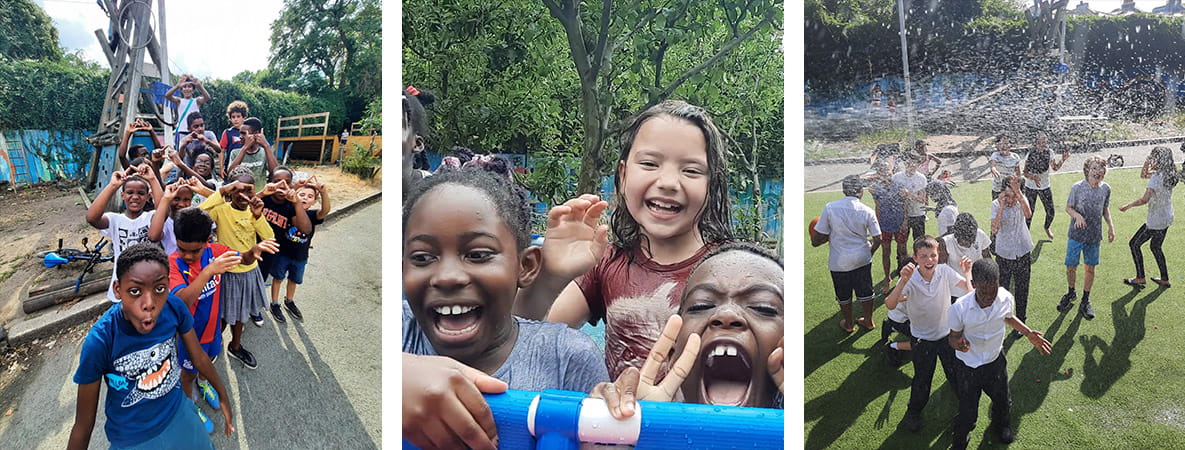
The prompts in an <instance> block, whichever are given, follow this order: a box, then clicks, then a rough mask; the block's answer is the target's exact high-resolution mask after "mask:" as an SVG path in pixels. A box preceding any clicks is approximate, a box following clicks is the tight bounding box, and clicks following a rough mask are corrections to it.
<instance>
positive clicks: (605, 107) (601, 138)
mask: <svg viewBox="0 0 1185 450" xmlns="http://www.w3.org/2000/svg"><path fill="white" fill-rule="evenodd" d="M543 4H544V5H546V6H547V9H548V11H549V12H550V13H551V15H552V17H554V18H555V19H556V20H558V21H559V22H560V24H561V25H562V26H563V30H564V35H565V37H566V38H567V42H568V50H569V55H570V58H571V62H572V63H573V64H574V65H575V67H576V72H577V74H578V76H579V80H580V109H579V111H580V120H581V128H582V130H583V132H584V139H583V147H582V158H581V163H580V177H579V181H578V187H577V189H578V191H579V192H593V191H594V190H595V187H596V185H597V182H598V180H599V179H600V177H601V176H602V175H603V174H605V173H606V172H607V169H608V165H607V164H606V162H605V158H604V157H603V156H602V150H603V148H604V147H605V143H606V141H607V140H608V139H609V137H610V135H611V134H612V131H614V130H616V129H617V128H618V127H619V124H618V123H615V122H614V121H613V119H614V117H615V105H616V103H617V100H618V95H619V94H620V93H621V91H622V90H624V89H623V87H622V86H621V84H616V83H615V82H617V81H618V78H619V77H618V76H620V75H622V74H623V73H627V72H628V73H632V74H634V75H638V74H641V73H642V72H643V70H645V71H646V72H647V74H648V75H650V76H649V80H648V82H647V83H645V84H642V85H641V86H642V87H641V94H642V96H643V98H644V101H643V102H642V105H641V107H640V108H636V110H638V111H640V110H644V109H646V108H648V107H650V106H653V105H655V104H657V103H659V102H661V101H662V100H664V99H666V98H668V97H670V96H671V94H673V93H675V91H676V90H678V89H679V88H680V87H681V86H683V84H684V83H686V82H687V81H688V80H690V79H691V78H692V77H695V76H696V75H699V74H701V73H703V72H704V71H706V70H709V69H711V68H713V67H714V66H716V65H717V64H719V63H720V61H721V60H722V59H723V58H724V57H726V56H727V55H728V54H729V53H730V52H732V51H733V50H735V49H736V48H737V47H738V46H740V45H741V43H743V42H745V41H747V40H748V39H750V38H752V37H753V36H754V35H755V34H757V33H758V32H759V31H762V30H763V29H766V30H767V27H769V26H770V25H772V24H775V23H776V22H777V20H778V19H779V18H780V17H781V16H782V10H781V5H780V4H779V3H775V2H771V1H748V2H743V3H742V2H730V1H721V2H718V3H716V2H711V3H709V2H695V1H690V0H688V1H683V2H679V3H678V4H677V5H675V6H673V7H667V6H657V5H653V4H651V3H649V2H644V1H637V2H632V3H630V4H627V5H617V4H616V3H615V2H614V1H613V0H601V1H600V2H599V5H598V4H597V2H591V1H589V2H580V1H577V0H543ZM585 5H587V6H588V10H587V11H586V10H585V8H584V6H585ZM718 24H723V25H724V26H725V27H726V28H725V29H726V32H725V33H721V34H709V35H706V36H705V35H704V34H702V32H703V31H717V30H715V29H714V28H713V25H718ZM705 41H707V42H711V43H712V44H713V45H712V46H711V47H710V48H706V47H702V46H700V47H697V50H698V55H697V56H698V57H696V58H694V60H695V61H696V63H693V64H688V65H676V64H672V63H675V62H676V61H671V60H670V59H669V58H670V57H671V56H672V53H673V52H677V51H678V49H679V48H683V47H688V46H691V47H695V46H697V45H700V44H703V43H704V42H705ZM630 55H632V56H633V58H630ZM704 55H710V56H707V57H706V58H704V57H703V56H704ZM639 56H645V57H639ZM685 56H690V54H685ZM682 62H687V60H684V61H682ZM672 66H674V67H672Z"/></svg>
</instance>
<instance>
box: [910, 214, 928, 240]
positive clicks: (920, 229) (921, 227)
mask: <svg viewBox="0 0 1185 450" xmlns="http://www.w3.org/2000/svg"><path fill="white" fill-rule="evenodd" d="M906 220H908V221H909V230H906V231H908V232H910V233H911V234H913V240H912V241H909V242H910V243H912V242H914V241H917V240H918V239H921V238H922V236H925V235H926V216H909V218H908V219H906Z"/></svg>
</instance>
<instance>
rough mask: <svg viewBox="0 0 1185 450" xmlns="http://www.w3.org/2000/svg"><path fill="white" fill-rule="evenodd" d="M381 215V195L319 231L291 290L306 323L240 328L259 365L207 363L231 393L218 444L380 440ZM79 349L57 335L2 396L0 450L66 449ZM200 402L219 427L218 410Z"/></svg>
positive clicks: (359, 444) (368, 443)
mask: <svg viewBox="0 0 1185 450" xmlns="http://www.w3.org/2000/svg"><path fill="white" fill-rule="evenodd" d="M381 212H382V201H381V200H380V201H378V202H376V203H373V204H371V205H368V206H365V207H363V208H361V209H359V210H357V211H353V212H351V213H349V214H347V215H345V216H343V217H339V218H337V219H336V220H335V221H333V222H330V223H328V224H325V225H322V226H320V227H318V229H317V236H316V237H315V238H314V240H313V249H312V253H311V255H310V261H309V264H308V267H307V270H306V278H305V284H304V285H302V286H301V287H300V288H299V289H298V290H297V292H296V296H297V299H296V300H297V303H298V304H299V305H300V306H301V309H302V311H303V312H304V316H305V320H304V321H303V322H301V321H296V320H293V319H291V318H289V320H288V322H287V323H286V324H277V323H275V322H273V321H272V319H271V316H270V314H268V315H265V317H267V320H266V322H264V324H263V327H262V328H257V327H255V326H254V325H247V329H246V331H245V332H244V335H243V343H244V344H243V345H244V346H245V347H247V348H248V349H249V350H251V351H252V352H254V353H255V357H256V359H258V361H259V368H258V369H257V370H249V369H247V368H245V367H244V366H243V365H242V364H240V363H239V362H238V361H237V360H233V359H231V358H227V357H225V354H224V356H222V357H219V358H218V361H217V362H216V363H215V364H214V366H215V368H217V369H218V372H219V374H220V375H221V376H222V380H223V382H224V383H226V385H227V389H228V391H229V393H230V396H231V405H232V407H233V408H232V411H234V413H235V416H234V421H235V428H236V429H237V431H236V432H235V434H232V435H231V436H229V437H227V436H224V435H222V434H220V433H216V434H215V438H214V443H215V445H216V446H217V448H220V449H235V448H301V449H304V448H350V449H367V448H378V447H379V446H380V445H381V443H382V395H381V394H382V389H381V387H382V383H381V380H380V377H379V374H380V373H381V369H382V354H381V351H380V349H381V344H380V341H379V336H380V330H381V329H382V322H381V316H382V309H381V287H382V273H381V267H382V264H381V261H382V259H381V251H382V250H381V245H380V242H381V237H382V236H381V229H382V214H381ZM74 334H75V335H82V336H85V333H74ZM224 338H225V339H229V338H230V334H229V331H228V332H227V334H226V335H225V336H224ZM80 346H81V338H80V337H74V338H69V337H67V338H62V339H59V341H58V342H57V343H56V345H55V346H54V347H53V348H52V349H49V350H47V351H45V352H43V354H42V355H41V356H40V358H37V359H36V360H35V361H33V362H32V363H30V364H31V367H30V368H29V370H28V371H26V372H25V375H24V379H22V380H20V381H18V382H16V383H14V384H13V386H10V387H9V388H8V389H6V390H5V391H3V392H0V396H3V397H8V398H18V399H19V400H18V401H17V403H16V405H17V406H16V407H15V411H14V413H13V414H12V416H10V417H3V416H0V448H12V449H18V448H19V449H25V448H64V447H65V446H66V443H67V441H68V440H69V435H70V429H71V427H72V426H73V424H74V409H75V403H76V398H77V385H75V384H74V383H73V381H71V380H72V377H73V375H74V370H75V369H76V368H77V365H78V351H79V347H80ZM5 369H7V368H5ZM104 391H105V389H104ZM104 395H105V394H104ZM10 396H11V397H10ZM102 402H103V400H102V399H100V405H102ZM199 402H200V401H199ZM224 402H225V400H224ZM200 404H202V405H204V406H203V410H205V411H206V413H207V414H208V415H210V416H211V417H214V420H215V424H216V429H217V430H221V429H222V416H221V414H220V413H217V412H216V411H214V410H212V409H211V408H210V407H209V406H208V405H205V403H204V402H200ZM0 414H2V412H0ZM104 423H105V415H104V413H103V412H102V406H100V410H99V414H98V417H97V424H96V425H95V430H94V433H93V434H92V435H91V447H92V448H106V447H107V439H106V437H105V436H104V434H103V424H104Z"/></svg>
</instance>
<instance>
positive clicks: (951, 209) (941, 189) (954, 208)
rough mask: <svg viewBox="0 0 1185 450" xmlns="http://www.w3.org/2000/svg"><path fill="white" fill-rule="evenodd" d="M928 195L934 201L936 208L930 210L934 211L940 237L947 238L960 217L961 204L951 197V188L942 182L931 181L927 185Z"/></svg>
mask: <svg viewBox="0 0 1185 450" xmlns="http://www.w3.org/2000/svg"><path fill="white" fill-rule="evenodd" d="M926 195H928V196H929V197H930V199H931V200H934V206H933V207H932V208H930V209H931V210H933V211H934V218H935V219H936V221H937V222H938V235H939V236H945V235H946V233H947V232H949V231H950V227H951V226H953V225H954V224H955V218H956V217H957V216H958V215H959V204H958V203H956V202H955V197H954V196H953V195H951V193H950V186H949V185H948V184H947V182H945V181H942V180H930V182H929V183H926Z"/></svg>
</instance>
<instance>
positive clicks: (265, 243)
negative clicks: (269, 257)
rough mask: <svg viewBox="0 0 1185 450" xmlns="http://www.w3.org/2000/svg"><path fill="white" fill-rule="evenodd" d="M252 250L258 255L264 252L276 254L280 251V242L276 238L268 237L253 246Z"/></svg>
mask: <svg viewBox="0 0 1185 450" xmlns="http://www.w3.org/2000/svg"><path fill="white" fill-rule="evenodd" d="M251 251H254V252H255V255H256V256H258V255H261V254H263V253H264V252H267V253H271V254H273V255H274V254H276V252H278V251H280V244H277V243H276V240H275V239H273V238H268V239H264V240H262V241H260V242H259V243H258V244H255V247H252V248H251Z"/></svg>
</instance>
